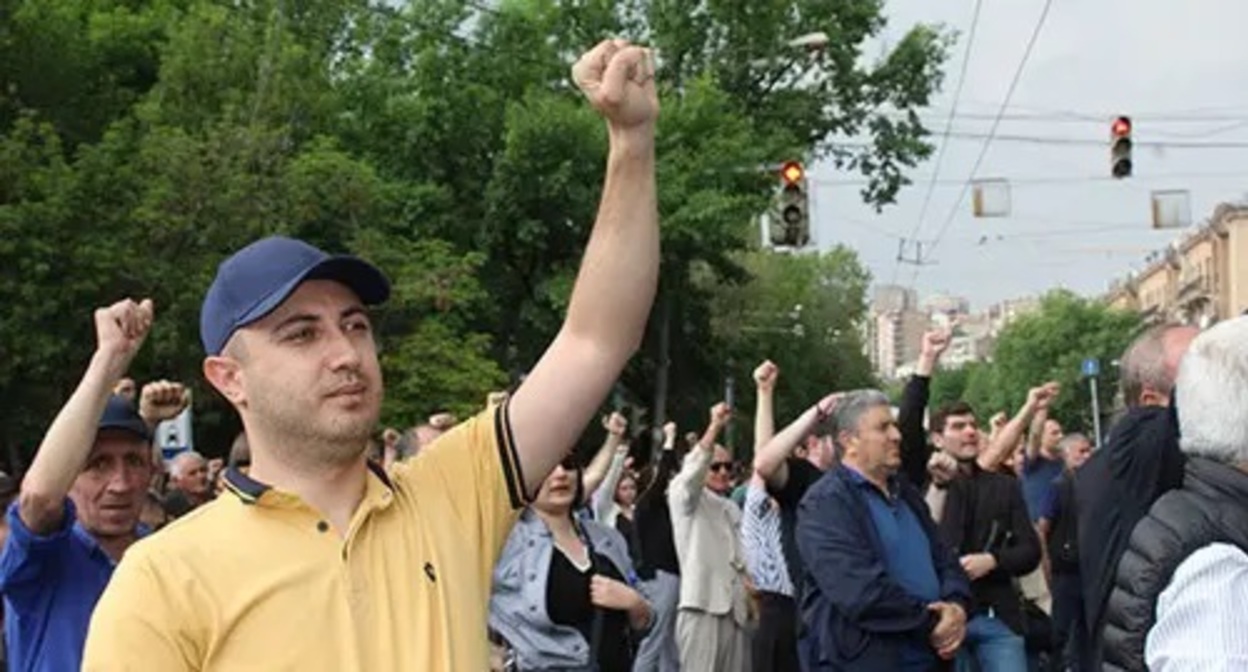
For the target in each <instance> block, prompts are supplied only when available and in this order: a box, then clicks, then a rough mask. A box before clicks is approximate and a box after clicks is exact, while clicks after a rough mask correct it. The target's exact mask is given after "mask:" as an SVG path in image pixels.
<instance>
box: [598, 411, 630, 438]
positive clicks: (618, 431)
mask: <svg viewBox="0 0 1248 672" xmlns="http://www.w3.org/2000/svg"><path fill="white" fill-rule="evenodd" d="M602 426H603V428H604V429H606V430H607V433H608V434H610V435H611V436H617V437H618V436H624V433H625V432H627V431H628V418H626V417H624V414H623V413H620V412H619V411H616V412H614V413H612V414H611V415H608V416H607V417H605V418H603V419H602Z"/></svg>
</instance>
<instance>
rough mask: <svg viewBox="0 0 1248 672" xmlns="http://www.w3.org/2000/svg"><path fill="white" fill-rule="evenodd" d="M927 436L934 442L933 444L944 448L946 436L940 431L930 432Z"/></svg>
mask: <svg viewBox="0 0 1248 672" xmlns="http://www.w3.org/2000/svg"><path fill="white" fill-rule="evenodd" d="M927 436H928V440H930V441H931V442H932V445H933V446H936V447H937V448H939V449H941V450H944V448H945V437H943V436H941V435H940V434H939V433H938V432H928V433H927Z"/></svg>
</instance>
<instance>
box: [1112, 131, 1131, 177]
mask: <svg viewBox="0 0 1248 672" xmlns="http://www.w3.org/2000/svg"><path fill="white" fill-rule="evenodd" d="M1109 143H1110V145H1109V160H1110V174H1111V175H1113V176H1114V177H1115V178H1117V179H1122V178H1124V177H1131V117H1118V118H1116V119H1114V123H1112V124H1110V127H1109Z"/></svg>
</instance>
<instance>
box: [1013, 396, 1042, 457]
mask: <svg viewBox="0 0 1248 672" xmlns="http://www.w3.org/2000/svg"><path fill="white" fill-rule="evenodd" d="M1048 419H1049V411H1048V409H1044V408H1042V409H1040V410H1038V411H1035V413H1034V414H1033V415H1032V416H1031V418H1030V420H1029V421H1030V423H1031V426H1030V428H1029V429H1028V431H1027V459H1029V460H1033V459H1035V458H1036V455H1037V454H1039V452H1040V442H1041V441H1042V440H1043V439H1044V421H1045V420H1048ZM1024 424H1026V423H1024ZM1015 443H1016V444H1017V440H1016V441H1015Z"/></svg>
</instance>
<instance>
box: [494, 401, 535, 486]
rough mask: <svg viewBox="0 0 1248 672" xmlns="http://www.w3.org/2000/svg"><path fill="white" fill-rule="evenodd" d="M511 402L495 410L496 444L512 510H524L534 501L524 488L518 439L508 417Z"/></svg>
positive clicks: (504, 403) (506, 402)
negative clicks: (517, 451) (518, 452)
mask: <svg viewBox="0 0 1248 672" xmlns="http://www.w3.org/2000/svg"><path fill="white" fill-rule="evenodd" d="M510 407H511V402H510V400H508V401H505V402H503V403H502V404H499V406H498V407H497V408H495V409H494V442H495V443H497V444H498V459H499V462H502V464H503V480H504V481H506V482H507V496H508V497H509V498H510V499H511V508H513V509H522V508H524V507H525V506H527V505H528V504H529V502H531V501H532V499H531V498H530V497H529V495H528V493H527V492H525V488H524V474H523V473H522V472H521V471H520V456H519V455H518V454H517V453H516V439H515V436H513V435H512V433H511V419H510V417H509V415H508V413H509V409H510Z"/></svg>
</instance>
